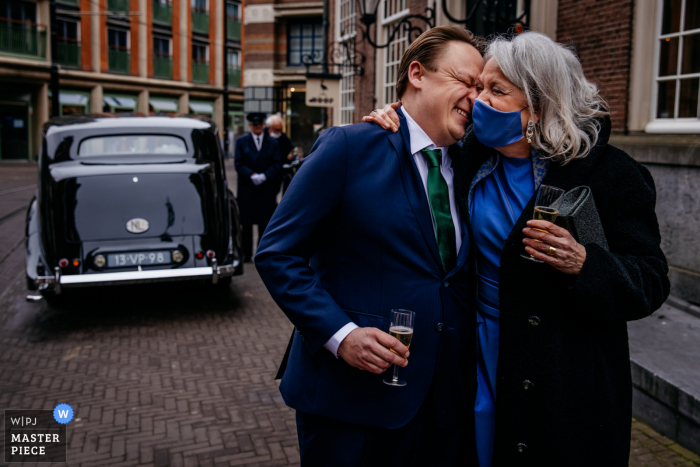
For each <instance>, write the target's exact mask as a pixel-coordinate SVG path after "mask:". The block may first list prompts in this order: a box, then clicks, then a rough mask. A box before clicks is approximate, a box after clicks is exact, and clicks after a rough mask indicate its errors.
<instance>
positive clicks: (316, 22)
mask: <svg viewBox="0 0 700 467" xmlns="http://www.w3.org/2000/svg"><path fill="white" fill-rule="evenodd" d="M306 25H310V26H312V30H311V31H312V35H311V37H312V45H311V54H312V55H315V53H316V52H319V53H321V54H323V31H321V33H320V34H319V35H318V36H316V27H317V26H320V25H321V18H304V19H299V20H295V21H288V22H287V66H288V67H302V66H305V65H304V61H303V57H304V55H303V54H304V46H303V43H304V28H303V27H304V26H306ZM292 26H299V27H300V32H301V34H300V36H299V50H298V51H299V63H292V61H291V54H292V48H291V43H292ZM317 42H318V44H317ZM317 45H318V47H320V49H318V50H317V49H316V47H317Z"/></svg>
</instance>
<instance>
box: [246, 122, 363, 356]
mask: <svg viewBox="0 0 700 467" xmlns="http://www.w3.org/2000/svg"><path fill="white" fill-rule="evenodd" d="M347 153H348V150H347V139H346V135H345V131H344V130H342V129H340V128H330V129H329V130H327V131H326V132H324V134H323V135H322V136H321V137H320V138H319V139H318V141H317V142H316V144H315V145H314V147H313V148H312V150H311V154H310V155H309V157H308V158H307V159H306V161H305V162H304V165H303V167H302V168H300V169H299V172H297V174H296V175H295V176H294V178H293V179H292V183H291V184H290V185H289V189H288V190H287V192H286V193H285V195H284V197H283V198H282V202H281V203H280V205H279V206H278V207H277V210H276V211H275V214H274V215H273V216H272V219H271V220H270V223H269V224H268V226H267V229H266V230H265V234H264V235H263V238H262V240H261V242H260V246H259V247H258V253H257V254H256V255H255V266H256V268H257V270H258V272H259V273H260V277H261V278H262V280H263V282H264V283H265V285H266V286H267V289H268V290H269V292H270V294H271V295H272V298H273V299H274V300H275V301H276V302H277V304H278V305H279V307H280V308H281V309H282V311H284V312H285V314H286V315H287V317H288V318H289V319H290V321H291V322H292V323H293V324H294V325H295V326H296V328H297V330H298V331H299V332H300V333H301V335H302V337H303V338H304V342H305V344H306V346H307V348H308V349H309V351H310V352H311V353H312V354H313V353H316V352H317V351H319V350H320V349H321V348H322V347H323V345H324V344H325V343H326V342H327V341H328V339H330V338H331V337H332V336H333V335H334V334H335V333H336V332H337V331H338V330H339V329H340V328H342V327H343V326H345V325H346V324H348V323H349V322H351V321H352V320H351V319H350V318H349V317H348V315H347V314H345V312H343V310H342V309H341V308H340V307H339V306H338V304H337V303H335V301H334V300H333V298H332V297H331V296H330V295H329V294H328V292H326V290H324V289H323V287H322V286H321V281H320V279H319V277H318V275H317V274H316V272H315V271H314V270H313V269H312V268H311V266H310V265H309V260H310V258H311V257H312V256H313V255H314V253H315V252H316V250H317V249H318V246H319V244H320V243H321V242H322V241H323V236H324V232H325V231H326V229H327V228H328V227H329V226H330V225H331V224H332V222H333V219H334V217H335V215H336V214H337V212H338V210H339V207H340V204H341V201H342V198H343V193H344V190H345V177H346V172H347V158H348V155H347Z"/></svg>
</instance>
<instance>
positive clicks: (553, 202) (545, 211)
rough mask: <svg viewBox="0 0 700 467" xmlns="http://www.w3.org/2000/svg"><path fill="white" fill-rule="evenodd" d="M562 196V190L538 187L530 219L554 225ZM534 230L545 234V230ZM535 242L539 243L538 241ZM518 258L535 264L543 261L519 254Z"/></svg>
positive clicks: (546, 186)
mask: <svg viewBox="0 0 700 467" xmlns="http://www.w3.org/2000/svg"><path fill="white" fill-rule="evenodd" d="M563 195H564V190H562V189H561V188H557V187H553V186H549V185H540V187H539V189H538V190H537V198H536V199H535V212H534V213H533V215H532V218H533V219H534V220H536V221H548V222H551V223H552V224H554V221H556V220H557V217H558V216H559V204H560V202H561V199H562V196H563ZM535 230H539V231H540V232H547V231H546V230H541V229H535ZM535 241H536V242H539V241H540V240H535ZM520 256H522V257H523V258H525V259H529V260H530V261H534V262H535V263H544V261H540V260H539V259H537V258H535V257H534V256H532V255H528V254H527V253H521V254H520Z"/></svg>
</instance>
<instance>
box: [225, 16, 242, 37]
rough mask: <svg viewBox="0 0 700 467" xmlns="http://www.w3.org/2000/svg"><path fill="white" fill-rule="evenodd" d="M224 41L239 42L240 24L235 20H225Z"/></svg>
mask: <svg viewBox="0 0 700 467" xmlns="http://www.w3.org/2000/svg"><path fill="white" fill-rule="evenodd" d="M226 39H231V40H234V41H240V40H241V22H240V21H238V20H237V19H233V18H226Z"/></svg>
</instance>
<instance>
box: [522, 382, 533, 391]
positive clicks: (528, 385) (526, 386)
mask: <svg viewBox="0 0 700 467" xmlns="http://www.w3.org/2000/svg"><path fill="white" fill-rule="evenodd" d="M534 387H535V385H534V384H532V381H528V380H525V381H523V389H524V390H526V391H529V390H530V389H532V388H534Z"/></svg>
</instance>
